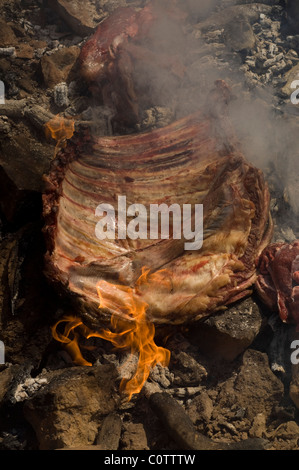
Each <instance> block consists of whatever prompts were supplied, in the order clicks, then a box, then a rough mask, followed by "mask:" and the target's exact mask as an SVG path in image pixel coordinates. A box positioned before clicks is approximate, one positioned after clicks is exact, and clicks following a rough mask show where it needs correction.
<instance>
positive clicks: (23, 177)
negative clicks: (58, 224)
mask: <svg viewBox="0 0 299 470" xmlns="http://www.w3.org/2000/svg"><path fill="white" fill-rule="evenodd" d="M20 116H21V115H20ZM18 129H19V132H17V133H16V132H14V131H13V132H10V133H8V134H7V135H6V136H5V137H2V139H1V144H0V208H1V211H2V213H3V214H4V216H5V218H6V220H7V221H8V222H9V223H13V224H15V223H16V224H18V226H20V224H21V223H22V222H23V223H24V221H28V220H31V221H32V220H34V219H35V218H36V217H37V216H38V215H39V213H40V210H41V192H42V190H43V187H44V182H43V175H44V174H45V173H47V172H48V171H49V166H50V162H51V160H52V158H53V154H54V147H53V145H52V144H49V143H48V142H46V141H45V140H44V141H42V140H41V141H40V140H37V139H35V138H34V137H33V135H32V131H31V129H30V128H29V126H27V125H23V124H22V123H19V124H18Z"/></svg>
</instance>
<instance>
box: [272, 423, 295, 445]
mask: <svg viewBox="0 0 299 470" xmlns="http://www.w3.org/2000/svg"><path fill="white" fill-rule="evenodd" d="M274 435H275V437H276V438H279V439H285V440H288V441H291V440H296V442H297V441H298V436H299V426H298V424H297V423H296V421H288V422H287V423H283V424H281V425H280V426H279V427H278V428H277V429H276V430H275V432H274Z"/></svg>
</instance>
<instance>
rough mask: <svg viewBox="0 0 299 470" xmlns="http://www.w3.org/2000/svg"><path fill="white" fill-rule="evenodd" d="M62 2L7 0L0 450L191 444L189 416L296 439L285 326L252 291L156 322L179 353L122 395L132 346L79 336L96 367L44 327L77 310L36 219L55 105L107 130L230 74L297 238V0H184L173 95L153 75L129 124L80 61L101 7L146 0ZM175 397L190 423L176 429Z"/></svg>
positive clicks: (225, 431) (0, 33) (181, 104)
mask: <svg viewBox="0 0 299 470" xmlns="http://www.w3.org/2000/svg"><path fill="white" fill-rule="evenodd" d="M67 3H68V2H66V1H65V0H53V1H47V0H44V1H31V0H22V1H21V0H12V1H4V2H1V6H0V10H1V15H0V16H1V20H0V23H1V25H0V39H1V40H0V46H1V47H0V80H2V81H3V83H4V85H5V103H4V104H2V105H0V138H1V141H0V181H1V184H0V188H1V189H0V209H1V214H0V215H1V223H0V235H1V239H0V250H1V256H0V272H1V286H0V304H1V308H0V340H1V341H3V343H4V345H5V361H6V362H5V364H2V365H0V413H1V420H0V449H3V450H4V449H5V450H24V449H25V450H36V449H41V450H48V449H50V450H52V449H61V448H63V449H70V448H71V449H82V448H84V449H102V450H126V451H131V450H176V449H184V448H186V447H187V449H197V448H198V447H196V445H195V444H194V442H195V441H196V440H192V439H191V438H190V440H189V441H188V442H186V441H184V440H183V437H182V436H183V435H184V431H185V429H188V430H189V435H191V436H193V437H194V436H199V442H202V441H203V442H205V443H206V444H205V445H206V446H207V448H210V447H209V446H211V448H212V447H213V445H216V446H217V445H224V444H227V445H236V444H239V443H240V442H252V444H251V445H253V447H254V446H257V447H259V446H265V447H267V448H268V449H271V450H298V449H299V444H298V435H299V414H298V407H299V388H298V387H299V385H298V383H299V382H298V369H297V368H296V366H295V367H293V366H292V364H291V362H290V353H291V350H290V344H291V341H292V340H293V339H294V338H295V337H296V333H295V332H294V329H293V327H292V326H291V325H285V324H282V323H281V322H280V321H278V320H277V315H276V314H275V313H274V312H269V311H268V309H267V308H265V306H264V305H263V304H262V303H261V301H260V299H259V298H258V297H257V296H256V295H255V293H253V294H252V295H251V296H249V297H248V298H247V299H245V300H243V301H241V302H239V303H237V304H235V305H233V306H231V307H230V308H229V309H227V310H226V311H223V312H221V313H218V314H217V315H215V316H212V317H210V318H208V319H206V320H205V321H203V322H201V323H199V324H197V325H184V326H182V327H173V328H169V327H159V328H157V331H156V336H157V342H158V343H159V344H163V346H165V347H167V348H168V349H169V350H170V351H171V360H170V363H169V365H168V367H162V366H161V365H159V364H158V365H156V367H155V368H153V369H152V371H151V373H150V376H149V378H148V380H147V382H146V383H145V385H144V387H143V389H142V391H141V392H140V393H139V394H138V395H134V396H133V398H132V400H131V401H129V402H128V401H126V400H125V397H123V396H122V394H121V393H120V391H119V383H120V380H121V379H123V378H125V379H128V378H130V377H131V376H132V374H133V373H134V371H135V368H136V362H137V357H136V356H132V355H130V354H129V353H128V352H120V351H115V350H113V347H112V346H111V345H110V344H109V343H107V342H105V341H103V340H100V339H92V340H89V341H83V340H82V344H81V346H82V351H83V355H84V357H86V359H87V360H88V361H90V362H91V363H92V366H91V367H84V366H78V365H74V364H73V362H72V360H71V358H70V356H69V355H68V354H67V352H66V351H65V350H64V349H63V348H62V345H60V344H57V343H56V342H55V341H54V340H53V338H52V335H51V330H50V326H51V325H53V323H54V322H55V321H56V320H57V319H58V318H60V317H61V316H62V315H64V314H68V313H70V314H74V312H73V311H72V306H71V304H70V302H69V301H68V299H65V298H64V296H62V295H59V292H57V291H56V290H55V291H54V290H53V288H52V287H50V286H49V285H48V283H47V282H46V280H45V279H44V277H43V253H44V251H45V247H44V240H43V237H42V226H43V221H42V219H41V210H42V209H41V205H42V192H43V175H44V174H45V173H47V170H48V168H49V166H50V163H51V161H52V158H53V155H54V149H55V142H52V141H49V140H48V139H46V137H45V134H44V125H45V123H46V122H48V121H49V120H50V119H51V118H52V117H53V116H54V115H56V114H58V113H60V114H62V115H63V116H65V117H73V118H75V117H76V120H77V125H78V128H79V129H80V128H84V127H86V126H89V127H92V128H95V129H96V131H97V133H98V134H100V135H111V134H113V133H132V132H139V131H145V130H150V129H154V128H157V127H162V126H165V125H167V124H169V123H170V122H172V121H173V120H174V119H176V118H179V117H181V116H183V115H185V114H187V113H189V112H192V111H193V110H194V107H198V106H200V105H201V103H202V102H203V99H204V97H205V95H206V91H207V88H208V89H210V85H211V84H212V83H213V82H214V81H215V80H216V79H217V78H221V79H223V80H226V81H227V82H228V83H229V85H230V86H231V89H232V91H233V94H234V98H235V99H234V102H233V104H232V106H231V109H230V113H231V116H230V117H231V119H232V121H233V123H234V125H235V128H236V131H237V133H238V136H239V137H240V140H241V142H242V145H243V147H244V149H243V150H244V154H245V155H246V156H247V157H248V158H249V159H250V160H251V161H252V162H253V163H254V164H255V165H257V166H258V167H260V168H261V169H262V170H263V171H264V173H265V175H266V179H267V182H268V184H269V187H270V191H271V196H272V200H271V211H272V215H273V219H274V225H275V230H274V236H273V239H274V240H275V241H286V242H288V243H291V242H292V241H294V240H295V239H297V238H299V226H298V211H299V206H298V200H299V198H298V197H297V196H298V194H297V193H298V178H299V168H298V161H299V159H298V148H299V147H298V145H297V142H296V140H297V135H298V124H299V121H298V116H299V114H298V109H299V108H298V105H296V104H294V103H293V102H292V101H291V95H292V93H293V92H294V85H293V83H294V81H295V80H296V79H297V75H298V72H299V68H298V67H299V35H297V34H296V32H297V31H298V26H299V8H298V5H297V2H296V1H292V0H289V1H288V2H284V1H279V0H277V1H275V0H273V1H271V0H268V1H266V0H264V2H257V3H254V2H251V1H250V0H248V1H241V0H240V1H229V0H226V1H222V2H220V1H217V0H214V1H212V0H210V1H205V2H196V1H193V0H187V1H184V2H183V1H177V4H178V5H179V6H180V7H182V8H184V10H185V12H186V14H187V18H188V19H187V24H186V27H185V29H186V31H185V32H186V36H187V37H188V42H187V47H188V68H187V70H188V73H187V77H186V79H185V81H184V83H183V84H182V86H179V87H177V84H173V85H171V86H173V88H170V89H168V90H166V91H167V93H166V94H165V93H164V92H165V87H161V86H160V83H161V82H160V81H159V80H158V82H157V86H156V88H155V89H154V90H153V99H152V103H150V104H148V105H146V104H145V103H144V104H143V105H144V107H143V108H142V110H141V111H142V113H141V114H142V118H141V120H140V122H138V123H137V124H136V125H135V126H134V127H133V128H132V127H126V126H124V125H123V124H120V125H119V126H117V127H115V123H114V122H113V109H110V108H109V106H108V107H107V105H106V104H102V105H95V103H94V98H93V97H92V96H91V94H90V92H89V90H88V89H87V87H85V86H84V84H83V83H82V80H81V79H80V78H79V77H78V71H77V68H76V67H77V59H78V56H79V53H80V48H81V47H82V45H83V44H84V42H85V41H86V39H87V38H89V37H90V35H91V34H92V33H93V32H94V30H95V28H96V26H97V24H99V22H100V21H102V20H103V19H105V18H107V17H108V16H109V15H110V14H111V13H112V11H113V10H114V9H115V8H116V7H118V6H126V5H127V4H130V5H131V6H133V7H136V8H140V7H143V6H144V4H145V3H146V2H145V1H143V0H136V1H133V2H132V1H127V2H126V1H125V0H114V1H112V2H111V1H110V2H107V1H104V0H103V1H102V0H98V1H92V0H88V1H87V2H84V4H85V5H86V8H85V9H84V14H82V11H79V10H78V8H76V5H77V4H78V3H79V2H77V1H74V2H72V3H73V5H74V7H73V8H67V6H66V5H67ZM199 3H200V4H201V7H200V8H199V7H198V4H199ZM170 39H171V38H170ZM297 88H299V87H297ZM159 90H163V93H161V94H160V93H158V92H159ZM165 338H168V339H167V341H166V342H165ZM159 397H160V398H161V399H160V398H159ZM165 397H168V398H165ZM168 399H169V400H172V401H169V400H168ZM169 403H170V405H169ZM171 403H173V410H175V411H174V413H177V414H176V415H175V416H177V417H178V418H177V419H178V420H179V421H180V422H181V423H182V427H180V426H179V427H178V429H176V430H174V429H173V425H172V424H171V420H170V419H169V413H168V411H167V410H168V407H169V406H171ZM177 407H178V408H177ZM157 410H158V411H157ZM184 426H185V428H184ZM201 439H202V441H201ZM204 439H207V441H205V440H204ZM196 442H197V441H196ZM264 443H266V444H264Z"/></svg>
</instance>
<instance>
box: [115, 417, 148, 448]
mask: <svg viewBox="0 0 299 470" xmlns="http://www.w3.org/2000/svg"><path fill="white" fill-rule="evenodd" d="M121 444H122V450H126V451H128V450H148V449H149V448H148V442H147V437H146V433H145V429H144V426H143V424H142V423H133V422H129V423H124V432H123V436H122V439H121Z"/></svg>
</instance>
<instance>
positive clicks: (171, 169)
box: [44, 112, 271, 324]
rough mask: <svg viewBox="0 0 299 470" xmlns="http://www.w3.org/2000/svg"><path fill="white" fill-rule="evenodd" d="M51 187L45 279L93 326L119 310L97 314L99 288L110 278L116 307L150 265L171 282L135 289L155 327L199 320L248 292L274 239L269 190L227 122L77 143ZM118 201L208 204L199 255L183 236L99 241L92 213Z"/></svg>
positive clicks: (62, 158)
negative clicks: (67, 296)
mask: <svg viewBox="0 0 299 470" xmlns="http://www.w3.org/2000/svg"><path fill="white" fill-rule="evenodd" d="M47 181H48V184H47V189H46V191H45V195H44V216H45V222H46V223H45V229H44V230H45V235H46V240H47V247H48V251H47V254H46V269H45V271H46V274H47V276H48V277H49V279H51V280H52V281H55V282H56V283H58V284H59V285H61V286H64V288H65V290H66V291H67V292H69V293H71V294H72V296H73V297H74V298H75V299H77V300H78V301H79V303H78V305H80V309H81V310H80V311H82V312H85V313H88V315H90V316H91V317H92V318H93V319H94V320H95V321H97V319H99V321H101V320H100V318H101V316H102V315H103V314H105V315H108V317H109V316H110V315H111V313H115V312H111V311H109V310H106V311H105V310H104V311H102V312H100V311H99V308H98V307H99V298H98V295H97V291H96V285H97V283H98V282H99V281H100V280H103V281H105V283H104V285H105V289H106V290H107V292H106V294H107V295H109V296H110V297H113V298H114V299H115V304H116V305H117V304H118V299H120V297H121V295H122V291H121V290H120V289H119V288H118V287H117V286H118V285H125V286H131V287H134V285H135V283H136V279H137V278H138V277H139V276H140V274H141V272H142V268H143V267H144V266H146V267H147V268H149V269H150V270H151V272H152V273H157V272H160V271H161V270H165V271H162V273H165V274H164V280H165V282H161V277H160V279H159V281H158V282H154V281H153V282H149V283H146V284H144V285H143V286H142V287H141V288H140V289H139V290H138V296H139V298H141V299H142V300H144V301H145V302H146V303H147V304H148V309H147V316H148V319H149V320H151V321H153V322H155V323H156V324H163V323H170V324H182V323H184V322H193V321H197V320H199V319H201V318H203V317H205V316H207V315H209V314H211V313H212V312H215V311H217V310H219V309H223V308H224V307H225V306H226V305H228V304H229V303H231V302H234V301H236V300H237V299H239V298H242V297H243V296H246V295H247V294H248V292H250V288H251V286H252V285H253V284H254V282H255V280H256V264H255V260H256V258H257V257H258V256H259V254H260V253H261V251H262V250H263V248H264V247H265V246H266V245H267V244H268V243H269V240H270V237H271V220H270V217H269V193H268V188H267V185H266V183H265V181H264V177H263V174H262V172H261V171H260V170H259V169H257V168H255V167H253V166H252V165H251V164H250V163H248V162H247V161H246V159H245V158H244V156H243V155H242V153H241V151H240V149H239V146H238V144H237V143H236V140H235V138H234V136H233V133H232V131H231V128H230V126H229V123H228V121H227V118H226V117H224V116H222V117H221V118H219V116H215V115H213V113H209V114H204V113H201V112H198V113H196V114H193V115H191V116H187V117H184V118H182V119H180V120H179V121H176V122H174V123H172V124H171V125H169V126H167V127H165V128H161V129H156V130H153V131H150V132H147V133H140V134H136V135H135V134H134V135H126V136H115V137H92V136H83V135H80V136H76V137H75V138H73V140H72V141H70V142H69V144H68V146H67V147H66V148H65V149H63V150H62V151H61V152H60V153H59V154H58V156H57V158H56V160H55V161H54V162H53V167H52V170H51V172H50V174H49V175H48V177H47ZM119 195H123V196H126V197H127V204H128V205H129V204H133V203H142V204H143V205H145V206H149V204H154V203H157V204H160V203H162V202H164V203H166V204H167V205H170V204H173V203H177V204H180V205H182V204H193V205H194V204H203V209H204V221H203V225H204V240H203V246H202V248H201V249H200V250H197V251H185V250H184V242H185V240H184V239H182V240H173V239H169V240H136V241H134V240H130V239H126V240H104V241H100V240H98V239H97V238H96V235H95V227H96V223H97V222H98V220H99V219H98V217H96V215H95V209H96V207H97V206H98V205H99V204H100V203H109V204H111V205H113V206H114V207H115V208H117V199H118V196H119ZM161 276H162V277H163V274H161ZM136 295H137V294H136ZM116 310H117V309H116ZM118 314H119V315H123V316H124V317H125V313H124V312H121V310H120V312H119V313H118Z"/></svg>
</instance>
